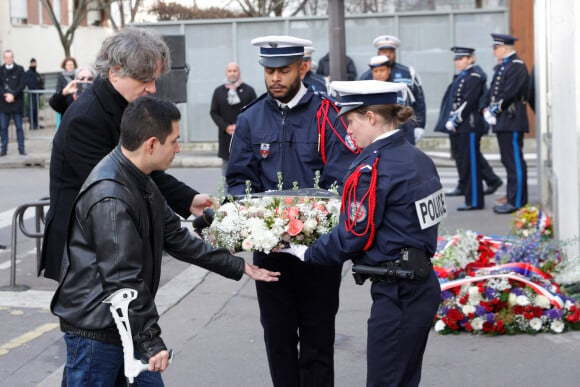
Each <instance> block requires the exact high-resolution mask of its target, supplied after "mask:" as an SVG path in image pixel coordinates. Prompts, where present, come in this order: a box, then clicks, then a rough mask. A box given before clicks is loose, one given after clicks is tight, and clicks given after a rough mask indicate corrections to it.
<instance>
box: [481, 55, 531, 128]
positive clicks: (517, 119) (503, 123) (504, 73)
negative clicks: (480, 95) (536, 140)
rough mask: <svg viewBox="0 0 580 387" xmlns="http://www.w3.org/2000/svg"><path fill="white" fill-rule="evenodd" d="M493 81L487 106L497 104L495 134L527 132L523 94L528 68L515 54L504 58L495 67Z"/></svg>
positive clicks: (526, 89)
mask: <svg viewBox="0 0 580 387" xmlns="http://www.w3.org/2000/svg"><path fill="white" fill-rule="evenodd" d="M493 70H494V73H493V78H492V79H491V83H490V86H489V90H488V93H487V97H486V102H487V105H489V104H490V103H498V104H499V110H498V112H497V113H496V118H497V123H496V124H495V125H493V131H494V132H528V131H529V130H530V128H529V125H528V114H527V112H526V95H527V91H528V83H529V80H528V69H527V68H526V65H525V63H524V61H522V60H521V59H520V58H519V57H518V56H517V54H515V53H513V54H512V55H509V56H507V57H506V58H504V59H503V60H502V62H501V63H499V64H497V65H496V66H495V67H494V69H493Z"/></svg>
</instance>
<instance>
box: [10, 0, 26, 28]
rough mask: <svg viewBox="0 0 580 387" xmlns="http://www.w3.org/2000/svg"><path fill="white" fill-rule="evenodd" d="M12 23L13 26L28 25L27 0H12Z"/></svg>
mask: <svg viewBox="0 0 580 387" xmlns="http://www.w3.org/2000/svg"><path fill="white" fill-rule="evenodd" d="M10 22H11V23H12V24H28V2H27V1H26V0H10Z"/></svg>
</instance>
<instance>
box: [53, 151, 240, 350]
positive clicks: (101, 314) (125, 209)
mask: <svg viewBox="0 0 580 387" xmlns="http://www.w3.org/2000/svg"><path fill="white" fill-rule="evenodd" d="M163 250H165V251H166V252H167V253H169V254H171V255H172V256H174V257H175V258H177V259H179V260H181V261H185V262H189V263H192V264H195V265H197V266H201V267H203V268H206V269H208V270H211V271H214V272H216V273H218V274H221V275H223V276H225V277H227V278H231V279H236V280H239V279H240V278H241V277H242V275H243V273H244V260H243V259H242V258H240V257H236V256H233V255H231V254H230V253H229V252H228V251H227V250H225V249H212V248H211V247H210V246H209V245H207V244H206V243H204V242H203V241H202V240H201V239H198V238H196V237H193V236H192V235H191V234H190V233H189V231H188V230H187V229H185V228H182V227H181V221H180V218H179V217H178V216H177V215H176V214H175V213H174V212H173V211H172V210H171V209H170V208H169V207H168V206H167V203H166V201H165V199H164V198H163V196H162V195H161V193H160V191H159V189H158V188H157V186H156V185H155V183H154V182H153V180H152V179H151V178H150V177H149V176H147V175H145V174H144V173H143V172H141V171H140V170H139V169H138V168H137V167H136V166H135V165H134V164H133V163H131V162H130V161H129V160H128V159H127V158H126V157H125V156H124V155H123V154H122V152H121V149H120V147H117V148H115V149H114V150H113V151H112V152H111V153H109V155H107V156H106V157H105V158H104V159H103V160H102V161H101V162H100V163H99V164H98V165H97V166H96V167H95V169H94V170H93V171H92V172H91V174H90V175H89V177H88V178H87V180H86V182H85V183H84V185H83V187H82V188H81V191H80V193H79V196H78V197H77V199H76V202H75V206H74V212H73V214H72V215H71V219H70V220H69V232H68V237H67V242H66V246H65V253H64V257H63V266H62V272H61V277H60V285H59V287H58V289H57V290H56V292H55V295H54V297H53V300H52V303H51V310H52V312H53V313H54V314H55V315H57V316H58V317H60V319H61V328H62V329H63V330H64V331H65V332H70V333H75V334H78V335H81V336H84V337H89V338H93V339H96V340H101V341H105V342H112V343H116V344H120V341H119V340H118V337H119V336H118V334H117V335H116V338H117V340H111V334H110V333H111V332H115V333H116V328H115V326H114V321H113V318H112V315H111V312H110V311H109V305H108V304H103V303H102V301H103V300H104V299H105V298H106V297H107V296H108V295H109V294H111V293H113V292H114V291H116V290H118V289H121V288H132V289H135V290H137V291H138V297H137V299H135V300H134V301H132V302H131V304H130V305H129V320H130V323H131V331H132V333H133V341H134V342H135V345H136V349H137V350H138V351H139V352H141V354H143V355H144V356H145V358H146V359H148V358H149V357H151V356H153V355H154V354H155V353H157V352H159V351H160V350H162V349H165V346H164V344H163V341H162V340H161V338H160V337H159V335H160V333H161V330H160V328H159V326H158V325H157V320H158V319H159V315H158V313H157V310H156V307H155V302H154V298H155V294H156V293H157V289H158V287H159V279H160V271H161V258H162V253H163Z"/></svg>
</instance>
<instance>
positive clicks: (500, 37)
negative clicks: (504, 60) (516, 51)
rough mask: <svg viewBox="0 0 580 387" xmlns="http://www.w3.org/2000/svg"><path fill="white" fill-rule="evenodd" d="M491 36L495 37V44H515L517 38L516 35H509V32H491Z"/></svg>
mask: <svg viewBox="0 0 580 387" xmlns="http://www.w3.org/2000/svg"><path fill="white" fill-rule="evenodd" d="M491 38H492V39H493V45H494V46H503V45H506V46H513V45H514V43H515V42H516V40H518V38H516V37H515V36H511V35H507V34H494V33H492V34H491Z"/></svg>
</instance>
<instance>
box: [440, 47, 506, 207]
mask: <svg viewBox="0 0 580 387" xmlns="http://www.w3.org/2000/svg"><path fill="white" fill-rule="evenodd" d="M451 51H453V52H454V59H455V67H456V68H457V70H458V73H457V75H456V76H455V77H454V79H453V82H452V83H451V85H449V87H448V88H447V91H446V92H445V95H444V96H443V101H442V102H441V111H440V117H439V120H438V122H437V125H436V127H435V130H436V131H442V132H447V133H449V134H450V140H451V141H453V142H455V144H454V146H455V154H454V157H455V162H456V164H457V170H458V172H459V180H460V181H461V182H463V184H462V186H461V187H460V188H461V190H462V191H463V193H464V194H465V204H463V205H462V206H460V207H458V208H457V210H459V211H469V210H480V209H482V208H483V207H484V199H483V194H484V192H483V184H482V177H483V174H482V166H481V161H482V160H483V156H482V155H481V150H480V139H481V136H482V135H483V134H484V133H485V127H484V124H483V117H482V116H481V113H480V111H479V110H480V106H479V103H480V99H481V98H482V96H483V94H484V92H485V91H486V85H485V83H486V79H487V78H486V75H485V73H484V72H483V70H482V69H481V67H479V66H478V65H476V64H474V55H473V53H474V51H475V49H473V48H470V47H458V46H455V47H451ZM500 182H501V180H500ZM447 195H448V194H447Z"/></svg>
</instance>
